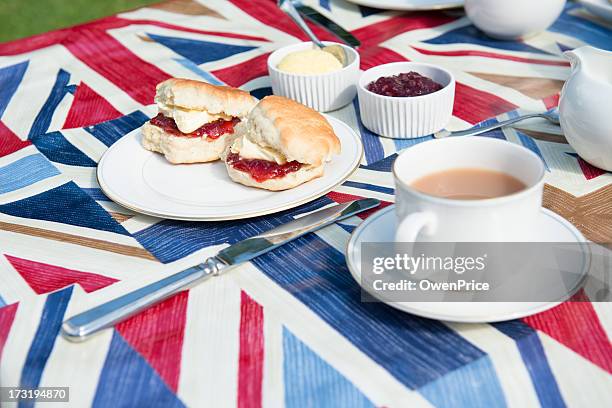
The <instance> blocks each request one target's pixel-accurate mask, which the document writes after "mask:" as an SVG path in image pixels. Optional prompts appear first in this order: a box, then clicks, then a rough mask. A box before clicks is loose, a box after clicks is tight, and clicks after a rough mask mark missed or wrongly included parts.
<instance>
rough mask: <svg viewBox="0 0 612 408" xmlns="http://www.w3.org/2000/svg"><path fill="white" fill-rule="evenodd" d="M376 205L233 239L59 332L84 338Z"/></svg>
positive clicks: (341, 208)
mask: <svg viewBox="0 0 612 408" xmlns="http://www.w3.org/2000/svg"><path fill="white" fill-rule="evenodd" d="M379 204H380V201H379V200H376V199H373V198H365V199H362V200H356V201H350V202H347V203H344V204H337V205H334V206H331V207H328V208H324V209H322V210H318V211H315V212H313V213H311V214H308V215H305V216H303V217H300V218H297V219H295V220H293V221H290V222H288V223H286V224H282V225H280V226H278V227H276V228H273V229H271V230H269V231H266V232H264V233H262V234H260V235H257V236H255V237H251V238H247V239H245V240H243V241H240V242H237V243H235V244H233V245H230V246H229V247H227V248H225V249H223V250H221V251H219V252H218V253H217V255H215V256H212V257H210V258H208V259H206V260H205V261H204V262H202V263H201V264H199V265H196V266H192V267H190V268H187V269H185V270H182V271H180V272H177V273H174V274H172V275H170V276H168V277H166V278H164V279H161V280H159V281H156V282H153V283H151V284H149V285H147V286H144V287H142V288H140V289H137V290H134V291H132V292H129V293H127V294H125V295H122V296H120V297H118V298H116V299H113V300H110V301H108V302H106V303H102V304H101V305H99V306H96V307H94V308H92V309H89V310H86V311H84V312H82V313H79V314H77V315H76V316H73V317H71V318H69V319H67V320H66V321H64V323H63V324H62V335H63V336H64V337H65V338H67V339H68V340H70V341H75V342H80V341H83V340H86V339H87V338H89V337H90V336H91V335H92V334H94V333H97V332H99V331H100V330H103V329H105V328H108V327H111V326H113V325H115V324H117V323H119V322H121V321H123V320H125V319H127V318H128V317H130V316H132V315H134V314H136V313H138V312H139V311H141V310H143V309H145V308H147V307H149V306H152V305H154V304H156V303H159V302H161V301H162V300H164V299H167V298H168V297H170V296H172V295H173V294H175V293H177V292H179V291H180V290H183V289H185V288H186V287H188V286H189V285H191V284H193V283H194V282H196V281H201V280H204V279H207V278H210V277H212V276H217V275H219V274H220V273H221V272H224V271H226V270H227V269H229V268H230V267H231V266H234V265H238V264H241V263H244V262H247V261H250V260H252V259H254V258H256V257H258V256H260V255H262V254H264V253H266V252H269V251H271V250H273V249H275V248H278V247H279V246H281V245H284V244H286V243H287V242H290V241H293V240H294V239H296V238H299V237H301V236H302V235H304V234H307V233H309V232H313V231H316V230H318V229H320V228H323V227H325V226H326V225H329V224H331V223H333V222H336V221H339V220H342V219H345V218H348V217H350V216H353V215H355V214H359V213H360V212H362V211H365V210H369V209H372V208H375V207H377V206H378V205H379Z"/></svg>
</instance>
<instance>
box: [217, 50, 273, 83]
mask: <svg viewBox="0 0 612 408" xmlns="http://www.w3.org/2000/svg"><path fill="white" fill-rule="evenodd" d="M269 55H270V53H267V54H263V55H260V56H257V57H255V58H252V59H250V60H248V61H244V62H241V63H240V64H236V65H232V66H231V67H227V68H222V69H218V70H216V71H211V74H213V75H214V76H216V77H217V78H219V79H220V80H221V81H223V82H225V83H226V84H228V85H231V86H240V85H242V84H245V83H247V82H249V81H250V80H252V79H255V78H259V77H261V76H265V75H268V56H269Z"/></svg>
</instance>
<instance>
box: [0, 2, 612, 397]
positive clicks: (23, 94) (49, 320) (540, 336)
mask: <svg viewBox="0 0 612 408" xmlns="http://www.w3.org/2000/svg"><path fill="white" fill-rule="evenodd" d="M308 3H309V4H310V5H312V6H313V7H316V8H317V9H318V10H319V11H320V12H321V13H323V14H326V15H328V16H329V17H330V18H332V19H333V20H335V21H336V22H338V23H339V24H341V25H342V26H343V27H345V28H346V29H348V30H350V31H352V32H353V33H354V34H355V36H357V37H358V38H359V39H360V40H361V42H362V44H363V46H362V47H361V48H360V50H359V52H360V54H361V58H362V68H363V69H367V68H369V67H372V66H375V65H378V64H381V63H386V62H392V61H404V60H416V61H425V62H431V63H435V64H439V65H442V66H444V67H446V68H447V69H449V70H451V71H452V72H453V73H454V75H455V76H456V78H457V96H456V105H455V110H454V116H453V119H452V123H451V125H450V126H451V128H454V129H458V128H462V127H467V126H470V125H471V124H475V123H479V122H482V121H485V120H499V119H502V118H505V117H508V116H513V115H517V114H518V113H519V112H520V111H522V110H524V111H542V110H545V109H547V108H552V107H554V106H556V104H557V102H558V93H559V90H560V87H561V85H562V83H563V80H564V79H566V78H567V76H568V74H569V66H568V63H567V62H566V60H565V59H564V58H563V56H562V51H563V50H566V49H571V48H574V47H577V46H580V45H583V44H591V45H594V46H597V47H600V48H605V49H610V48H612V30H611V29H610V26H609V25H606V23H604V22H602V21H601V20H597V18H595V17H593V16H592V15H589V14H588V13H587V12H586V11H585V10H583V9H582V8H581V7H580V6H578V5H576V4H575V3H569V4H568V6H567V8H566V10H565V12H564V13H563V15H562V16H561V18H559V20H558V21H557V22H556V23H555V24H554V25H553V26H552V27H551V28H550V29H549V30H548V31H546V32H545V33H542V34H540V35H538V36H535V37H532V38H530V39H528V40H527V41H525V42H499V41H494V40H492V39H489V38H487V37H485V36H483V35H482V34H481V33H479V32H478V31H477V30H476V29H475V28H474V27H473V26H472V25H470V22H469V21H468V20H467V19H466V17H464V15H463V14H462V11H461V10H454V11H448V12H418V13H410V14H409V13H405V14H402V13H397V12H384V11H382V10H375V9H370V8H365V7H358V6H355V5H353V4H350V3H347V2H344V1H341V0H331V1H330V0H320V1H319V2H308ZM67 7H68V5H67ZM313 29H314V30H315V32H316V34H317V35H319V36H320V37H321V38H323V39H329V40H333V39H334V38H333V37H332V36H331V35H330V34H329V33H327V32H325V31H324V30H322V29H320V28H318V27H313ZM298 40H305V38H304V36H303V35H302V34H301V33H300V32H299V31H298V30H297V28H296V27H295V25H294V24H293V23H292V22H291V21H290V20H289V19H287V18H286V17H285V16H284V15H282V14H281V13H280V12H279V11H278V10H277V9H276V7H275V2H273V1H268V0H232V1H224V0H213V1H201V2H196V1H186V0H175V1H171V2H166V3H161V4H159V5H156V6H153V7H151V8H144V9H139V10H135V11H132V12H128V13H124V14H120V15H117V16H113V17H108V18H104V19H102V20H98V21H95V22H92V23H88V24H84V25H80V26H77V27H73V28H69V29H64V30H58V31H54V32H50V33H46V34H43V35H39V36H35V37H32V38H28V39H24V40H19V41H14V42H10V43H4V44H0V119H1V120H0V306H1V308H0V358H1V359H0V385H2V386H22V387H43V386H68V387H70V402H69V403H68V405H70V406H73V407H85V406H96V407H113V408H114V407H131V406H143V407H173V406H176V407H182V406H190V407H217V406H236V405H237V406H240V407H258V406H268V407H278V406H283V405H284V406H313V407H315V406H316V407H319V406H333V407H340V406H348V407H353V406H364V407H365V406H368V407H369V406H388V407H417V406H432V405H433V406H438V407H458V406H483V407H497V406H514V407H526V406H537V405H542V406H547V407H550V406H554V407H559V406H566V405H567V406H582V407H596V406H600V407H603V406H607V407H610V406H612V377H611V376H610V371H611V370H612V348H611V346H610V341H609V337H608V333H610V330H612V308H611V307H610V305H609V304H607V303H589V302H568V303H564V304H562V305H560V306H558V307H556V308H554V309H552V310H549V311H547V312H544V313H540V314H538V315H535V316H532V317H529V318H525V319H521V320H516V321H509V322H505V323H499V324H471V325H462V324H451V323H444V322H438V321H432V320H427V319H423V318H419V317H415V316H411V315H409V314H405V313H402V312H399V311H396V310H394V309H392V308H390V307H387V306H385V305H382V304H375V303H361V302H360V292H359V287H358V285H357V284H356V283H355V282H354V281H353V279H352V278H351V276H350V274H349V272H348V270H347V267H346V264H345V260H344V255H343V249H344V246H345V244H346V242H347V240H348V237H349V234H350V232H351V231H352V230H353V229H354V228H355V226H356V225H357V224H358V223H359V221H361V220H360V219H359V218H357V217H354V218H353V219H349V220H347V221H345V222H342V223H340V224H335V225H332V226H330V227H327V228H325V229H324V230H321V231H320V232H318V233H317V234H313V235H309V236H306V237H304V238H301V239H299V240H297V241H295V242H293V243H291V244H288V245H286V246H284V247H282V248H280V249H278V250H276V251H274V252H272V253H270V254H267V255H265V256H262V257H261V258H259V259H257V260H256V261H255V262H253V263H250V264H247V265H244V266H242V267H241V268H239V269H237V270H234V271H233V272H231V273H228V274H226V275H223V276H221V277H218V278H215V279H213V280H211V281H208V282H206V283H204V284H201V285H199V286H195V287H193V288H192V289H191V290H188V291H184V292H182V293H180V294H178V295H176V296H174V297H173V298H171V299H169V300H167V301H165V302H163V303H162V304H159V305H157V306H155V307H153V308H151V309H149V310H147V311H145V312H143V313H141V314H139V315H137V316H135V317H133V318H131V319H129V320H128V321H126V322H124V323H121V324H119V325H117V326H116V327H115V328H114V329H112V330H107V331H105V332H104V333H102V334H101V335H99V336H96V337H95V338H92V339H91V341H88V342H85V343H82V344H72V343H69V342H67V341H66V340H64V339H63V338H61V337H58V332H59V328H60V324H61V322H62V320H63V319H64V318H65V317H68V316H71V315H74V314H76V313H78V312H80V311H82V310H84V309H86V308H88V307H91V306H93V305H95V304H98V303H100V302H102V301H104V300H108V299H111V298H113V297H116V296H118V295H120V294H122V293H125V292H126V291H129V290H133V289H135V288H137V287H140V286H142V285H144V284H146V283H148V282H151V281H154V280H157V279H159V278H160V277H162V276H166V275H168V274H169V273H171V272H173V271H178V270H181V269H183V268H184V267H186V266H189V265H191V264H194V263H196V262H198V261H200V260H202V259H203V257H205V256H209V255H212V254H214V253H215V252H216V251H217V250H219V249H220V248H222V247H224V246H226V245H227V244H228V243H233V242H236V241H238V240H240V239H243V238H245V237H248V236H251V235H254V234H256V233H258V232H260V231H263V230H266V229H269V228H271V227H273V226H276V225H278V224H280V223H283V222H285V221H287V220H290V219H291V218H292V217H295V216H297V215H299V214H301V213H304V212H307V211H312V210H315V209H316V208H319V207H321V206H324V205H328V204H330V203H332V202H334V201H338V202H339V201H345V200H349V199H352V198H353V197H355V196H368V197H376V198H380V199H382V200H384V201H385V202H386V203H389V202H392V201H393V184H392V179H391V176H390V173H389V169H390V165H391V162H392V161H393V158H394V157H395V153H396V152H397V151H399V150H401V149H404V148H408V147H409V146H410V145H412V144H414V143H419V142H421V141H423V140H427V139H428V138H422V139H418V140H391V139H384V138H380V137H377V136H376V135H373V134H372V133H370V132H369V131H367V130H366V129H364V128H363V126H362V125H361V124H360V121H359V110H358V105H357V103H353V104H352V105H349V106H347V107H346V108H344V109H342V110H340V111H338V112H335V113H333V115H334V116H336V117H338V118H340V119H342V120H344V121H345V122H347V123H348V124H349V125H351V126H352V127H353V128H354V129H355V130H356V131H357V132H359V134H360V135H361V137H362V139H363V142H364V145H365V157H364V160H363V163H362V166H361V167H360V169H359V170H358V171H357V172H356V173H355V174H354V176H353V177H352V178H351V179H350V180H349V181H347V182H345V183H344V184H343V185H342V186H340V187H338V188H337V189H336V190H335V191H334V192H332V193H330V194H328V195H327V196H325V197H323V198H320V199H318V200H315V201H314V202H311V203H309V204H306V205H303V206H301V207H299V208H296V209H293V210H289V211H285V212H283V213H279V214H276V215H273V216H267V217H260V218H254V219H249V220H246V221H238V222H231V221H229V222H214V223H189V222H177V221H168V220H162V219H156V218H152V217H148V216H143V215H139V214H135V213H132V212H130V211H129V210H127V209H125V208H122V207H120V206H118V205H116V204H114V203H113V202H111V201H110V200H109V199H108V198H107V197H105V196H104V194H103V193H102V192H101V190H100V188H99V186H98V184H97V182H96V179H95V169H96V162H97V161H98V160H99V159H100V156H101V155H102V154H103V153H104V151H105V150H106V149H107V148H108V146H110V145H111V144H112V143H113V142H115V141H116V140H117V139H119V138H120V137H122V136H123V135H125V134H127V133H128V132H130V131H132V130H134V129H136V128H138V127H139V126H141V125H142V123H143V122H145V121H146V120H147V119H148V117H150V116H151V115H153V114H154V112H155V108H154V106H153V105H152V103H153V94H154V88H155V84H157V83H158V82H160V81H162V80H164V79H166V78H168V77H172V76H175V77H188V78H195V79H200V80H204V81H208V82H211V83H226V84H229V85H233V86H239V87H242V88H244V89H247V90H249V91H251V92H252V93H253V94H254V95H255V96H258V97H261V96H263V95H266V94H269V93H270V83H269V79H268V77H267V69H266V58H267V56H268V54H269V53H270V52H271V51H272V50H274V49H276V48H278V47H281V46H283V45H286V44H290V43H293V42H295V41H298ZM491 118H493V119H491ZM488 136H490V137H498V138H506V139H508V140H510V141H511V142H514V143H521V144H523V145H525V146H527V147H528V148H530V149H532V150H533V151H534V152H536V153H537V154H539V155H540V156H541V157H542V158H543V160H544V161H545V163H546V165H547V170H548V173H547V176H546V177H547V178H546V181H547V187H546V195H545V205H546V207H548V208H551V209H552V210H554V211H556V212H558V213H560V214H561V215H563V216H564V217H566V218H567V219H569V220H570V221H571V222H573V223H574V224H575V225H576V226H577V227H578V228H579V229H580V230H582V232H583V233H584V234H585V235H586V236H587V237H588V238H589V239H591V240H593V241H596V242H603V243H606V242H607V243H609V242H611V241H612V222H611V219H612V175H611V174H609V173H606V172H603V171H601V170H599V169H596V168H594V167H591V166H589V165H588V164H587V163H585V162H583V161H582V160H581V159H580V158H578V157H577V155H576V154H575V153H574V151H573V150H572V149H571V148H570V147H569V146H568V145H567V144H566V143H565V140H564V138H563V136H562V135H561V134H559V131H558V129H555V128H554V127H550V126H548V125H546V124H544V123H541V122H537V123H531V124H528V125H524V127H522V128H520V129H505V130H503V131H497V132H492V133H490V134H488ZM577 296H584V295H583V294H580V293H579V294H578V295H577ZM23 406H28V404H23Z"/></svg>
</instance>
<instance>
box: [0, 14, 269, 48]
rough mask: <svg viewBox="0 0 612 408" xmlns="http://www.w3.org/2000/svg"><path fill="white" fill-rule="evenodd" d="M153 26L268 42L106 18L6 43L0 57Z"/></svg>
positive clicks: (158, 23) (234, 35) (254, 37)
mask: <svg viewBox="0 0 612 408" xmlns="http://www.w3.org/2000/svg"><path fill="white" fill-rule="evenodd" d="M134 24H139V25H153V26H157V27H162V28H168V29H171V30H178V31H184V32H188V33H197V34H206V35H217V36H221V37H229V38H238V39H244V40H254V41H266V42H268V41H269V40H268V39H266V38H263V37H257V36H252V35H245V34H236V33H227V32H219V31H209V30H197V29H194V28H188V27H183V26H178V25H174V24H168V23H164V22H161V21H155V20H129V19H124V18H120V17H116V16H111V17H106V18H102V19H99V20H94V21H90V22H88V23H84V24H79V25H76V26H74V27H70V28H65V29H62V30H56V31H50V32H48V33H43V34H37V35H34V36H31V37H27V38H22V39H19V40H16V41H11V42H7V43H4V44H0V55H17V54H23V53H26V52H30V51H34V50H38V49H40V48H44V47H48V46H51V45H54V44H62V43H63V42H64V40H67V41H78V39H79V33H80V32H81V31H82V30H90V29H97V30H109V29H113V28H121V27H126V26H128V25H134Z"/></svg>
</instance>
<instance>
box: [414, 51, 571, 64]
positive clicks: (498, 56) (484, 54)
mask: <svg viewBox="0 0 612 408" xmlns="http://www.w3.org/2000/svg"><path fill="white" fill-rule="evenodd" d="M412 48H414V49H415V50H417V51H418V52H420V53H421V54H425V55H442V56H448V57H486V58H496V59H504V60H509V61H516V62H524V63H527V64H540V65H558V66H563V67H564V66H569V62H567V61H551V60H543V59H537V58H524V57H516V56H513V55H504V54H497V53H495V52H488V51H476V50H456V51H433V50H427V49H424V48H417V47H412Z"/></svg>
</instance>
